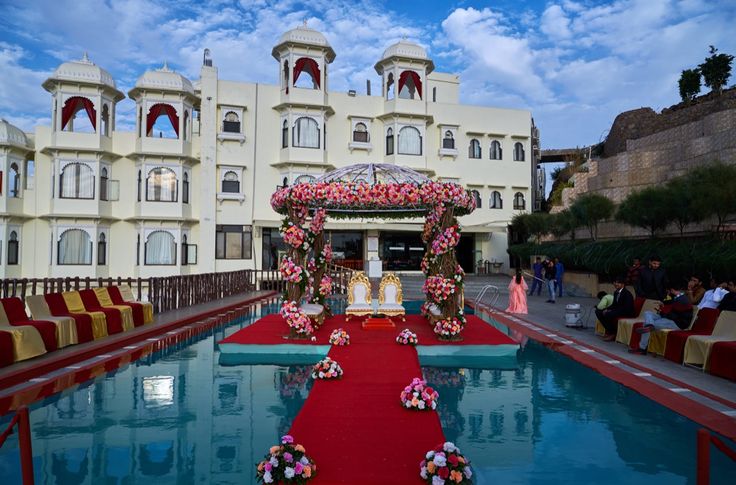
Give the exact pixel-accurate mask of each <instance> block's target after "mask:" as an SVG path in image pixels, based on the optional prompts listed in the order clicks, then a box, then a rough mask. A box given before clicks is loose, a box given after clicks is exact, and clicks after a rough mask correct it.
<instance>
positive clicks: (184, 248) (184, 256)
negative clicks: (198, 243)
mask: <svg viewBox="0 0 736 485" xmlns="http://www.w3.org/2000/svg"><path fill="white" fill-rule="evenodd" d="M187 246H188V243H187V235H186V234H184V235H183V236H182V237H181V264H182V265H183V266H186V265H187V264H189V259H188V257H187V256H188V253H189V251H187Z"/></svg>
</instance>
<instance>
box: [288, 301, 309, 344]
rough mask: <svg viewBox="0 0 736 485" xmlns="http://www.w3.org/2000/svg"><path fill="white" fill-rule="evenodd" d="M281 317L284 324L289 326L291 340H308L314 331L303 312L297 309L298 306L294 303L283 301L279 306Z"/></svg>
mask: <svg viewBox="0 0 736 485" xmlns="http://www.w3.org/2000/svg"><path fill="white" fill-rule="evenodd" d="M281 316H282V317H284V319H285V320H286V323H287V324H288V325H289V329H290V330H291V331H290V335H289V336H290V337H291V338H309V336H311V335H312V332H313V331H314V329H313V328H312V322H311V321H310V320H309V317H308V316H307V314H306V313H304V311H303V310H302V309H301V308H299V305H298V304H297V302H295V301H285V302H284V303H283V305H281Z"/></svg>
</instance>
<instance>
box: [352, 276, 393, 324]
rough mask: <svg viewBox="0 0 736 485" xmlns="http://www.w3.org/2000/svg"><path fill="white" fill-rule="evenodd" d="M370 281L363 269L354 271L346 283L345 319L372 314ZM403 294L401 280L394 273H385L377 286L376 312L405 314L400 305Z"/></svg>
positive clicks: (391, 314) (389, 314) (390, 314)
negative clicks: (346, 302) (346, 304)
mask: <svg viewBox="0 0 736 485" xmlns="http://www.w3.org/2000/svg"><path fill="white" fill-rule="evenodd" d="M372 293H373V289H372V288H371V281H370V280H369V279H368V276H367V275H366V274H365V273H364V272H363V271H356V272H355V273H354V274H353V276H352V278H350V283H348V306H347V308H345V315H346V319H350V317H351V316H365V315H371V314H373V305H372V299H371V298H372V297H371V295H372ZM402 302H403V295H402V290H401V280H400V279H399V277H398V276H396V275H395V274H394V273H386V274H385V275H383V277H382V278H381V284H380V285H379V287H378V313H383V314H384V315H388V316H400V317H402V319H403V318H404V315H406V309H405V308H404V306H403V305H402Z"/></svg>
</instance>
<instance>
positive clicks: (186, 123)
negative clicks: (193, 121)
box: [182, 111, 189, 141]
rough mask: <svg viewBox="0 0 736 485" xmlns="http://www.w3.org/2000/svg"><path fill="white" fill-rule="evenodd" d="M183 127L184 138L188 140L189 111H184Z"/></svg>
mask: <svg viewBox="0 0 736 485" xmlns="http://www.w3.org/2000/svg"><path fill="white" fill-rule="evenodd" d="M182 128H183V129H184V133H183V134H182V138H183V139H184V141H186V140H187V133H189V111H184V126H183V127H182Z"/></svg>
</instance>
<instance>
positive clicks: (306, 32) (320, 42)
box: [271, 22, 335, 62]
mask: <svg viewBox="0 0 736 485" xmlns="http://www.w3.org/2000/svg"><path fill="white" fill-rule="evenodd" d="M288 44H298V45H307V46H318V47H322V48H324V49H325V50H326V51H327V53H326V56H327V60H328V62H332V61H333V60H334V59H335V51H334V50H332V46H330V43H329V42H327V37H325V36H324V34H322V32H319V31H317V30H314V29H311V28H309V27H307V23H306V22H305V23H304V25H300V26H299V27H297V28H295V29H291V30H288V31H286V32H284V33H283V34H282V35H281V38H280V39H279V41H278V43H277V44H276V46H275V47H274V48H273V50H272V51H271V55H272V56H273V57H274V58H275V59H276V60H278V59H279V58H280V56H279V49H280V48H281V47H283V46H284V45H288Z"/></svg>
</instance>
